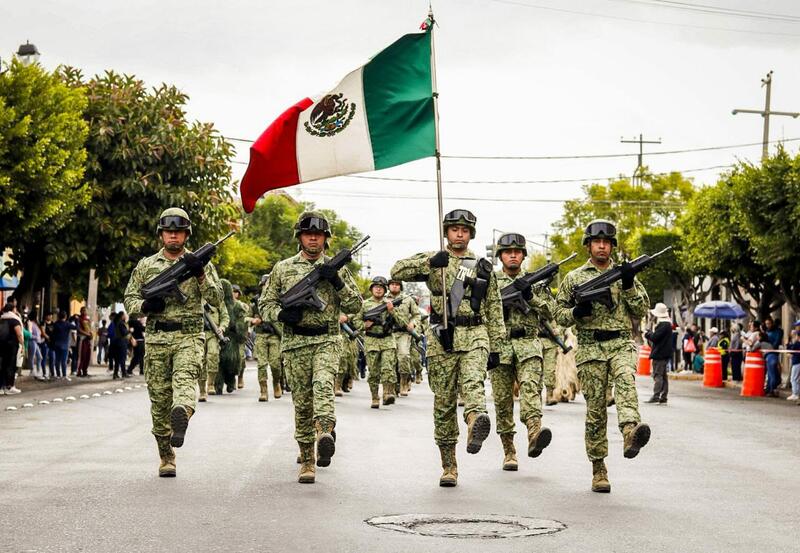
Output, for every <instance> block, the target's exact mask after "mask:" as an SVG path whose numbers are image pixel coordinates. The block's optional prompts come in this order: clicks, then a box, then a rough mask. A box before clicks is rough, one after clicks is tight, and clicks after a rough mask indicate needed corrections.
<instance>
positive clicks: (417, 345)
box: [404, 328, 426, 359]
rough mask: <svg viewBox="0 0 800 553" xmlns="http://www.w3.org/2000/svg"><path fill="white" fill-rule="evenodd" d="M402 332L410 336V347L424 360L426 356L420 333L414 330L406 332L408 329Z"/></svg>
mask: <svg viewBox="0 0 800 553" xmlns="http://www.w3.org/2000/svg"><path fill="white" fill-rule="evenodd" d="M404 331H405V332H408V333H409V334H411V345H412V346H413V347H414V349H415V350H417V353H419V354H420V355H421V356H422V358H423V359H425V356H426V353H425V346H424V344H425V342H424V340H423V338H422V335H420V333H419V332H417V331H416V330H408V328H406V329H404Z"/></svg>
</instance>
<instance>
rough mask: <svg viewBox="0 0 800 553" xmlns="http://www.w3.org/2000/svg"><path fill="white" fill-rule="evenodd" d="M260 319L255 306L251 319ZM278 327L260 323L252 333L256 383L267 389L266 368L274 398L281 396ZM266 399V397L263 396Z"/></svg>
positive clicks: (277, 325) (279, 337) (252, 309)
mask: <svg viewBox="0 0 800 553" xmlns="http://www.w3.org/2000/svg"><path fill="white" fill-rule="evenodd" d="M256 317H258V318H261V315H259V314H258V308H257V306H253V307H252V308H251V319H253V318H256ZM279 328H280V325H279V324H272V323H264V322H262V323H261V324H260V325H255V327H254V331H255V334H256V338H255V344H254V350H255V351H254V353H255V356H256V359H258V382H259V385H261V386H262V387H263V390H266V388H267V381H268V375H267V367H269V369H270V371H271V372H272V391H273V396H274V397H275V398H279V397H281V395H282V392H281V377H282V376H283V375H282V372H283V371H282V369H281V336H280V332H279ZM265 397H266V396H265Z"/></svg>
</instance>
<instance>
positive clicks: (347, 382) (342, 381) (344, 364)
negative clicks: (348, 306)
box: [333, 313, 358, 397]
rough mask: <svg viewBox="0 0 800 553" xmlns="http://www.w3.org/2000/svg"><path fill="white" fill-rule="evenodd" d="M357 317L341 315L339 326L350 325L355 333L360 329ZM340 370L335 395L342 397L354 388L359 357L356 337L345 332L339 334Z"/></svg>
mask: <svg viewBox="0 0 800 553" xmlns="http://www.w3.org/2000/svg"><path fill="white" fill-rule="evenodd" d="M356 318H357V317H356V316H355V315H348V314H346V313H342V314H340V315H339V324H340V326H341V325H343V324H347V325H349V326H350V327H351V328H352V329H353V330H354V331H355V330H356V329H358V325H357V323H356V322H355V319H356ZM339 339H340V343H339V369H338V372H337V373H336V383H335V386H334V389H333V390H334V395H335V396H336V397H342V396H343V395H344V394H343V392H349V391H350V390H351V389H352V388H353V379H354V375H355V366H356V356H357V355H358V354H357V352H356V350H355V348H356V344H355V339H356V337H355V336H353V338H350V337H349V336H348V335H347V334H346V333H345V332H344V330H342V331H341V332H340V333H339Z"/></svg>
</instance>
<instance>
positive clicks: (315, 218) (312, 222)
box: [294, 211, 332, 238]
mask: <svg viewBox="0 0 800 553" xmlns="http://www.w3.org/2000/svg"><path fill="white" fill-rule="evenodd" d="M307 230H316V231H320V232H323V233H325V238H330V237H331V236H332V235H331V226H330V224H329V223H328V219H327V218H326V217H325V215H323V214H322V213H320V212H319V211H304V212H303V213H301V214H300V217H298V218H297V223H295V225H294V237H295V238H299V237H300V233H302V232H304V231H307Z"/></svg>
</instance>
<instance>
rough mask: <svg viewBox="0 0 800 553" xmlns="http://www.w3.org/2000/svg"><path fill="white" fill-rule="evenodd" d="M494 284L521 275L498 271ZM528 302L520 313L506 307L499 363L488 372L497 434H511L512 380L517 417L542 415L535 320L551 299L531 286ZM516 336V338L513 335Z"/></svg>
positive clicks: (527, 419) (504, 283)
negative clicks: (516, 392) (516, 385)
mask: <svg viewBox="0 0 800 553" xmlns="http://www.w3.org/2000/svg"><path fill="white" fill-rule="evenodd" d="M495 274H496V275H497V285H498V286H499V287H500V289H501V290H502V289H503V288H505V287H506V286H508V285H510V284H511V283H513V282H514V281H515V280H516V279H517V278H519V277H521V276H522V275H524V274H525V271H524V270H520V272H519V274H518V275H516V276H513V277H512V276H509V275H507V274H506V273H505V272H504V271H502V270H500V271H497V272H496V273H495ZM532 292H533V297H532V298H531V300H530V301H528V304H529V305H530V306H531V310H530V311H529V312H528V314H523V313H521V312H519V311H518V310H516V309H510V310H508V317H507V318H506V321H505V323H506V331H507V333H506V337H505V338H504V339H503V340H502V341H501V342H500V366H498V367H497V368H495V369H494V370H492V371H489V376H490V378H491V380H492V395H493V396H494V406H495V410H496V414H497V433H498V434H500V435H501V437H502V436H503V435H511V436H513V435H514V392H513V388H514V381H517V382H518V383H519V388H520V400H519V415H520V417H519V418H520V420H521V421H522V422H523V423H525V424H526V425H529V424H530V423H531V421H532V420H533V419H535V420H537V421H538V420H540V419H541V418H542V398H541V393H542V344H541V342H540V341H539V337H538V334H539V324H540V323H539V321H540V320H541V319H543V318H544V319H548V318H550V316H551V303H550V302H551V300H550V298H549V296H548V295H547V294H546V293H543V292H541V291H540V290H537V289H536V288H533V290H532ZM515 336H517V337H515Z"/></svg>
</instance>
